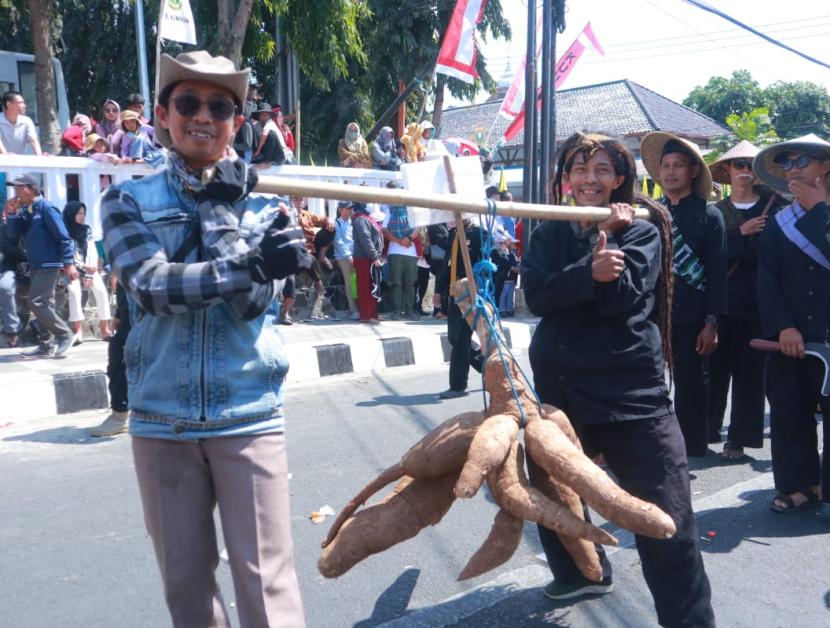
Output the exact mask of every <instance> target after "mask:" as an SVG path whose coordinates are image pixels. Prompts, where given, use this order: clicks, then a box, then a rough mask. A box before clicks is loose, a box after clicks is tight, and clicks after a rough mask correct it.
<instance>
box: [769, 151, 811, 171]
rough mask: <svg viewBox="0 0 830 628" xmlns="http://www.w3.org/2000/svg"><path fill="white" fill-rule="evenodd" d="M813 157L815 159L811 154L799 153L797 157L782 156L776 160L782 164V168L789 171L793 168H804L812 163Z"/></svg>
mask: <svg viewBox="0 0 830 628" xmlns="http://www.w3.org/2000/svg"><path fill="white" fill-rule="evenodd" d="M812 159H815V157H811V156H810V155H798V156H797V157H782V158H781V159H778V160H776V161H778V163H779V164H780V166H781V170H783V171H784V172H789V171H790V170H792V169H793V168H798V169H799V170H803V169H804V168H806V167H807V166H809V165H810V160H812Z"/></svg>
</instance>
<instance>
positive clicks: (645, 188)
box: [643, 177, 648, 196]
mask: <svg viewBox="0 0 830 628" xmlns="http://www.w3.org/2000/svg"><path fill="white" fill-rule="evenodd" d="M643 196H648V179H647V178H646V177H643Z"/></svg>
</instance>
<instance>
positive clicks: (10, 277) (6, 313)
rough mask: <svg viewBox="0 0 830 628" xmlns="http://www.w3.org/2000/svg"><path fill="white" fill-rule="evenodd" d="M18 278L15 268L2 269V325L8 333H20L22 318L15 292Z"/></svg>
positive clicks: (0, 294)
mask: <svg viewBox="0 0 830 628" xmlns="http://www.w3.org/2000/svg"><path fill="white" fill-rule="evenodd" d="M16 289H17V279H16V277H15V273H14V271H13V270H3V271H0V325H2V328H3V331H4V332H5V333H7V334H12V335H16V334H18V333H20V318H19V317H18V316H17V303H15V300H14V293H15V290H16Z"/></svg>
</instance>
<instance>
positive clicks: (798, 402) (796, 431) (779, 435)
mask: <svg viewBox="0 0 830 628" xmlns="http://www.w3.org/2000/svg"><path fill="white" fill-rule="evenodd" d="M769 375H770V377H769V385H770V406H771V441H772V475H773V477H774V478H775V488H776V489H778V490H779V491H780V492H781V493H794V492H796V491H800V490H803V489H806V488H809V487H811V486H815V485H821V491H822V498H823V499H824V501H826V502H830V465H828V464H827V459H826V456H827V455H828V452H830V427H828V425H827V419H828V417H830V397H822V396H821V392H820V391H821V382H822V378H823V377H824V366H823V365H822V363H821V361H819V360H818V359H817V358H814V357H810V356H807V357H806V358H804V359H803V360H799V359H796V358H788V357H786V356H785V355H783V354H780V353H774V354H772V355H771V356H770V360H769ZM817 405H820V406H821V413H822V415H823V416H824V424H823V426H822V432H823V434H824V439H823V448H824V456H825V459H824V464H822V460H821V457H820V456H819V453H818V452H819V446H818V434H817V425H816V406H817Z"/></svg>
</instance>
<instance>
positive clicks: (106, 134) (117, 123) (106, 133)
mask: <svg viewBox="0 0 830 628" xmlns="http://www.w3.org/2000/svg"><path fill="white" fill-rule="evenodd" d="M107 105H115V109H116V111H117V112H118V115H117V116H116V117H115V120H107V114H106V113H104V110H105V109H106V108H107ZM120 130H121V106H120V105H119V104H118V103H117V102H115V101H114V100H113V99H112V98H108V99H107V100H106V101H104V106H103V107H101V120H100V121H99V122H98V124H97V125H96V126H95V132H96V133H97V134H98V135H100V136H101V137H103V138H104V139H106V140H109V138H110V136H112V135H114V134H115V133H116V132H117V131H120Z"/></svg>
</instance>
